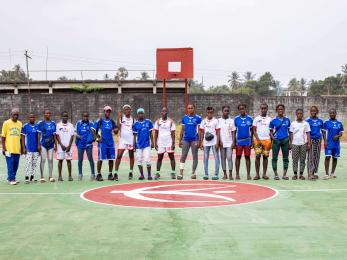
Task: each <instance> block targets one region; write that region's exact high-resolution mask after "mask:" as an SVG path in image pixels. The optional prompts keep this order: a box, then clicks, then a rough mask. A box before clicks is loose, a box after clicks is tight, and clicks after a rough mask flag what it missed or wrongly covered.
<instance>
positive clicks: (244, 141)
mask: <svg viewBox="0 0 347 260" xmlns="http://www.w3.org/2000/svg"><path fill="white" fill-rule="evenodd" d="M246 108H247V106H246V105H245V104H239V105H238V107H237V109H238V110H239V113H240V115H238V116H237V117H235V119H234V122H235V128H236V135H235V138H236V140H235V142H234V144H236V161H235V168H236V180H239V179H240V161H241V157H242V153H244V155H245V159H246V170H247V180H251V179H252V177H251V158H250V156H251V149H252V144H253V127H252V126H253V119H252V117H250V116H249V115H247V114H246Z"/></svg>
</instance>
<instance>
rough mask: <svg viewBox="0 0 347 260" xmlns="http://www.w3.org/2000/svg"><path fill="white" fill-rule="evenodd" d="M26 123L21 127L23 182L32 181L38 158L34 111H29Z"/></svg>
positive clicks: (36, 127)
mask: <svg viewBox="0 0 347 260" xmlns="http://www.w3.org/2000/svg"><path fill="white" fill-rule="evenodd" d="M28 121H29V122H28V123H26V124H24V125H23V129H22V150H23V153H24V154H25V159H26V163H25V183H30V182H32V181H34V178H35V173H36V165H37V161H38V159H39V151H38V125H37V124H36V122H35V121H36V117H35V114H34V113H30V114H29V117H28Z"/></svg>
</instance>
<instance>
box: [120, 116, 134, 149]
mask: <svg viewBox="0 0 347 260" xmlns="http://www.w3.org/2000/svg"><path fill="white" fill-rule="evenodd" d="M134 123H135V121H134V118H133V117H132V116H130V117H126V116H125V115H122V118H121V120H120V133H119V139H120V140H119V142H122V143H123V144H127V145H129V144H130V145H133V144H134V134H133V124H134Z"/></svg>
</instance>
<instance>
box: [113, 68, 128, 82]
mask: <svg viewBox="0 0 347 260" xmlns="http://www.w3.org/2000/svg"><path fill="white" fill-rule="evenodd" d="M128 76H129V72H128V70H127V69H126V68H125V67H120V68H118V70H117V72H116V76H115V77H114V79H115V80H125V79H126V78H127V77H128Z"/></svg>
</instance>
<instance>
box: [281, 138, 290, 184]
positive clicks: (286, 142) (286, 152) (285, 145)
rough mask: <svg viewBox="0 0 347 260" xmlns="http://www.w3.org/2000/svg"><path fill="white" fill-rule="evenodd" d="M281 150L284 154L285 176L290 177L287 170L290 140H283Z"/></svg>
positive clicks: (285, 177)
mask: <svg viewBox="0 0 347 260" xmlns="http://www.w3.org/2000/svg"><path fill="white" fill-rule="evenodd" d="M281 150H282V156H283V178H284V179H288V177H287V170H288V166H289V140H288V139H284V140H282V142H281Z"/></svg>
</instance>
